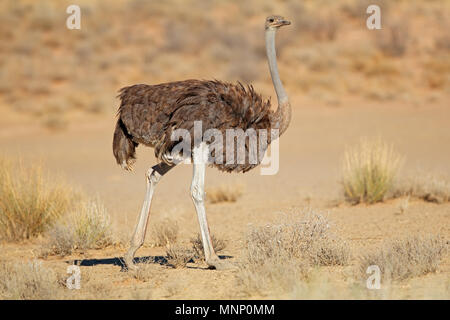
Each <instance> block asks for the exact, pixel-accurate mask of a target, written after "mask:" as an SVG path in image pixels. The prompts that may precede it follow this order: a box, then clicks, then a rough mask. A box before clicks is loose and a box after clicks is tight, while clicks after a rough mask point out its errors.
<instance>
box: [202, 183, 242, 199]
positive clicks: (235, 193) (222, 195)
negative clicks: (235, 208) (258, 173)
mask: <svg viewBox="0 0 450 320" xmlns="http://www.w3.org/2000/svg"><path fill="white" fill-rule="evenodd" d="M242 190H243V187H242V186H227V185H222V186H219V187H216V188H213V189H209V190H207V191H206V200H208V201H209V202H210V203H220V202H236V201H237V199H238V198H239V197H240V196H241V195H242V192H243V191H242Z"/></svg>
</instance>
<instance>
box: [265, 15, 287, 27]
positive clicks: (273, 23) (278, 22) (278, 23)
mask: <svg viewBox="0 0 450 320" xmlns="http://www.w3.org/2000/svg"><path fill="white" fill-rule="evenodd" d="M290 24H291V22H290V21H288V20H286V19H285V18H283V17H282V16H274V15H272V16H268V17H267V18H266V24H265V27H266V30H267V29H278V28H279V27H282V26H287V25H290Z"/></svg>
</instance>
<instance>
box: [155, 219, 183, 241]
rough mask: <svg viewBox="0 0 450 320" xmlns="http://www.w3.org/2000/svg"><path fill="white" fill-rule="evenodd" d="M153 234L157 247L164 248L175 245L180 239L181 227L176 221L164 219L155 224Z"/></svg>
mask: <svg viewBox="0 0 450 320" xmlns="http://www.w3.org/2000/svg"><path fill="white" fill-rule="evenodd" d="M152 230H153V234H154V235H155V243H154V244H155V246H157V247H163V246H168V245H172V244H175V243H176V242H177V238H178V231H179V227H178V224H177V222H176V221H174V220H172V219H168V218H166V219H164V220H162V221H158V222H156V223H154V224H153V227H152Z"/></svg>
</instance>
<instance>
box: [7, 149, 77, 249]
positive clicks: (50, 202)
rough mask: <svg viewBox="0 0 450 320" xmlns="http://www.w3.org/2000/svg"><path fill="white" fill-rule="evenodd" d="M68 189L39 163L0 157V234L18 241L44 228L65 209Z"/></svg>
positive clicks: (10, 239) (69, 197)
mask: <svg viewBox="0 0 450 320" xmlns="http://www.w3.org/2000/svg"><path fill="white" fill-rule="evenodd" d="M73 197H74V196H73V193H72V191H71V189H69V188H67V187H66V186H64V185H62V184H60V183H55V182H54V181H52V180H50V178H49V177H48V176H47V175H46V174H44V172H43V169H42V167H41V166H39V165H34V166H31V167H24V166H23V165H22V164H17V163H14V164H13V163H12V162H11V161H9V160H7V159H4V158H0V238H1V239H4V240H8V241H19V240H23V239H29V238H31V237H35V236H37V235H39V234H41V233H42V232H44V231H45V230H46V229H47V228H48V227H49V226H50V225H51V224H52V223H53V222H54V221H55V220H56V219H58V218H59V217H60V216H61V215H62V214H63V213H65V211H66V210H67V209H68V207H69V205H70V203H71V202H72V200H73Z"/></svg>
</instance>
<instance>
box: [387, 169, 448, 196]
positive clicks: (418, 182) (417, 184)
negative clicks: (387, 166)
mask: <svg viewBox="0 0 450 320" xmlns="http://www.w3.org/2000/svg"><path fill="white" fill-rule="evenodd" d="M392 197H393V198H399V197H413V198H417V199H422V200H424V201H428V202H434V203H445V202H449V201H450V179H449V178H446V177H444V176H437V175H434V174H430V173H423V172H418V173H417V174H415V175H413V176H410V177H408V178H404V179H402V180H400V181H399V182H397V183H396V184H395V185H394V187H393V189H392Z"/></svg>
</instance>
